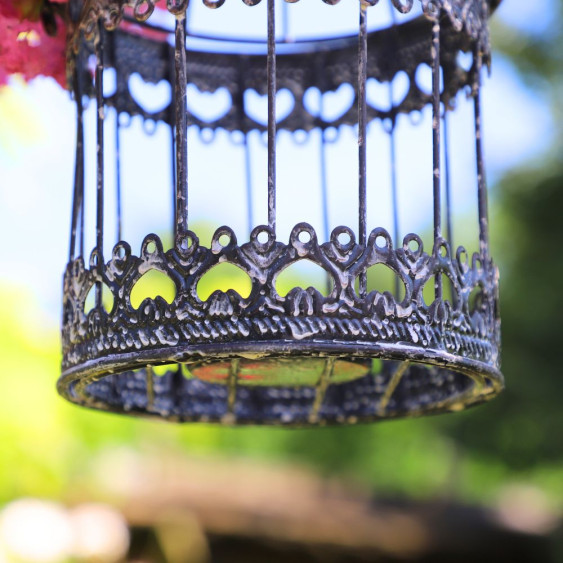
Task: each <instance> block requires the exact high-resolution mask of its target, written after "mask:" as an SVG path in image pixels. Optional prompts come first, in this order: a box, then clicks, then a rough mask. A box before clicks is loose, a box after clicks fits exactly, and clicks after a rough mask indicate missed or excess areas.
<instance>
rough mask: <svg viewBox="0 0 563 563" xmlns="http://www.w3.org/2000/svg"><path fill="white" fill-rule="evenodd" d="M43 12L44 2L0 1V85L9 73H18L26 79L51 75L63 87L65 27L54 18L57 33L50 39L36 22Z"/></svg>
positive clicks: (64, 82) (57, 18) (5, 80)
mask: <svg viewBox="0 0 563 563" xmlns="http://www.w3.org/2000/svg"><path fill="white" fill-rule="evenodd" d="M42 9H43V2H39V3H35V2H34V3H30V2H22V1H20V2H17V3H16V2H14V1H12V0H0V86H2V85H4V84H6V82H7V81H8V78H9V76H10V75H12V74H21V75H22V76H23V78H24V79H25V80H31V79H32V78H35V77H36V76H40V75H43V76H52V77H53V78H54V79H55V80H56V81H57V82H58V83H59V84H61V86H63V87H65V86H66V76H65V38H66V29H65V24H64V22H63V20H62V19H61V18H60V17H59V16H55V18H56V23H57V31H56V34H55V36H53V37H51V36H49V35H48V34H47V33H46V31H45V29H44V28H43V25H42V23H41V22H40V21H37V18H39V15H40V13H41V10H42ZM22 16H23V18H22ZM33 20H36V21H33Z"/></svg>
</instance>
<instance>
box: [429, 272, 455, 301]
mask: <svg viewBox="0 0 563 563" xmlns="http://www.w3.org/2000/svg"><path fill="white" fill-rule="evenodd" d="M437 280H439V281H440V283H441V290H442V301H449V302H450V303H451V304H452V305H453V304H454V299H453V297H454V295H455V290H454V287H453V284H452V281H451V280H450V278H449V277H448V276H446V274H436V275H434V276H432V277H430V278H429V279H428V281H427V282H426V283H425V284H424V288H423V289H422V298H423V300H424V303H425V304H426V305H427V306H429V305H431V304H432V303H433V302H434V301H435V300H436V281H437Z"/></svg>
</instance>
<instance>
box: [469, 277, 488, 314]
mask: <svg viewBox="0 0 563 563" xmlns="http://www.w3.org/2000/svg"><path fill="white" fill-rule="evenodd" d="M484 299H485V295H484V294H483V288H482V287H481V286H480V285H479V284H477V285H476V286H475V287H474V288H473V289H472V290H471V293H470V294H469V299H468V301H467V304H468V308H469V313H470V314H471V315H472V314H473V313H474V312H475V311H479V310H480V309H481V308H482V307H483V302H484Z"/></svg>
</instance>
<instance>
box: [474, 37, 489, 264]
mask: <svg viewBox="0 0 563 563" xmlns="http://www.w3.org/2000/svg"><path fill="white" fill-rule="evenodd" d="M473 56H474V59H475V73H476V76H475V94H474V97H473V104H474V112H475V152H476V157H477V204H478V208H479V249H480V251H481V255H482V256H483V258H485V260H486V259H487V258H488V254H489V210H488V207H489V203H488V196H487V181H486V178H485V166H484V163H483V142H482V131H481V69H482V65H483V60H482V58H481V52H480V51H479V47H478V46H477V45H476V46H475V50H474V54H473Z"/></svg>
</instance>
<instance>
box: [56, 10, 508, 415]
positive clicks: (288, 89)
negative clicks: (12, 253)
mask: <svg viewBox="0 0 563 563" xmlns="http://www.w3.org/2000/svg"><path fill="white" fill-rule="evenodd" d="M496 3H498V2H496ZM496 3H495V2H487V1H485V0H420V1H418V0H417V1H415V0H389V1H388V2H387V0H381V1H379V2H378V0H343V1H342V2H339V0H323V1H321V0H308V1H307V2H297V0H286V1H285V2H284V1H282V0H262V1H260V0H243V2H242V3H241V2H240V1H238V2H237V1H235V0H203V2H198V1H196V0H192V2H188V0H168V1H167V3H166V4H165V3H164V2H160V3H158V2H157V3H156V4H155V3H153V2H152V0H137V1H136V2H132V3H129V2H125V1H123V0H85V1H84V2H82V1H81V0H71V2H70V19H71V30H70V33H69V42H68V77H69V84H71V85H72V91H73V97H74V101H75V104H76V111H77V143H76V167H75V181H74V197H73V206H72V220H71V234H70V251H69V262H68V265H67V267H66V271H65V275H64V293H63V322H62V339H63V366H62V376H61V378H60V380H59V384H58V388H59V391H60V393H61V394H62V395H63V396H64V397H66V398H67V399H69V400H70V401H72V402H74V403H77V404H80V405H85V406H89V407H93V408H96V409H103V410H108V411H113V412H120V413H127V414H132V415H148V416H155V417H161V418H165V419H168V420H173V421H182V422H183V421H206V422H219V423H225V424H273V425H287V426H307V425H325V424H350V423H356V422H365V421H375V420H379V419H386V418H393V417H405V416H418V415H422V414H425V413H436V412H448V411H457V410H460V409H462V408H465V407H467V406H470V405H473V404H477V403H480V402H483V401H485V400H488V399H490V398H492V397H494V396H495V395H496V394H497V393H498V392H499V391H500V390H501V389H502V387H503V378H502V375H501V373H500V371H499V336H500V334H499V328H500V319H499V313H498V273H497V269H496V267H495V265H494V264H493V262H492V260H491V256H490V253H489V235H488V231H489V226H488V216H487V186H486V180H485V171H484V164H483V154H482V153H483V151H482V136H481V130H482V128H481V103H480V96H481V80H482V75H483V68H486V67H487V66H488V65H489V63H490V46H489V32H488V18H489V16H490V14H491V12H492V11H493V10H494V9H495V8H496ZM210 8H211V9H214V8H217V10H210ZM221 14H223V15H221ZM331 21H332V22H333V23H329V22H331ZM335 21H336V24H335V23H334V22H335ZM198 22H199V23H198ZM201 22H206V23H207V26H208V27H207V28H205V26H202V24H201ZM342 22H343V25H344V28H345V29H344V31H342V29H341V28H338V25H337V24H338V23H342ZM350 22H352V24H350ZM346 26H348V27H346ZM341 27H342V26H341ZM139 85H140V86H139ZM159 90H162V92H164V95H163V96H162V99H161V100H160V102H158V101H157V103H155V102H154V99H155V97H158V95H159V94H158V91H159ZM147 91H148V92H149V93H148V94H147V93H146V92H147ZM151 91H152V95H151ZM155 92H156V93H155ZM143 96H144V98H143ZM151 96H152V97H151ZM284 100H285V105H284ZM198 104H199V106H198ZM206 104H207V106H206ZM462 105H463V109H462V108H461V106H462ZM456 114H460V115H462V117H463V116H465V117H463V119H464V120H465V121H464V123H465V124H466V125H467V124H469V126H467V127H465V129H463V128H462V127H456V122H455V119H456V117H455V116H456ZM135 124H136V125H135ZM135 127H136V129H135ZM133 129H135V131H134V132H132V130H133ZM462 129H463V130H462ZM151 134H152V136H153V141H154V142H153V145H152V147H153V148H151V149H144V148H139V147H141V146H142V147H144V146H145V145H140V144H139V143H141V142H142V141H141V137H143V136H144V135H148V136H150V135H151ZM155 137H157V140H155V139H154V138H155ZM126 155H128V156H127V158H128V159H129V163H128V165H126V164H125V158H126ZM221 174H222V175H223V176H222V178H223V179H222V180H220V181H218V180H217V178H218V177H220V175H221ZM218 175H219V176H218ZM126 176H128V177H129V181H128V182H126V180H125V177H126ZM127 183H128V185H127V186H126V184H127ZM143 194H144V195H143ZM143 197H144V198H145V199H144V207H143V211H139V208H140V207H139V206H140V204H138V200H139V199H142V198H143ZM456 198H457V201H459V202H460V204H459V206H458V207H459V208H461V209H458V213H457V214H456V213H454V210H453V208H454V205H455V202H454V200H456ZM136 202H137V203H136ZM198 205H200V206H204V207H205V210H206V213H207V217H208V220H209V221H210V222H211V223H215V225H214V228H215V227H217V228H215V230H214V232H213V234H212V235H211V236H208V235H207V232H208V230H209V223H208V225H207V226H206V225H202V224H201V223H197V221H195V223H194V221H193V220H192V217H193V216H194V213H195V212H194V211H193V209H192V208H193V207H197V206H198ZM127 210H131V211H130V212H129V214H128V213H127ZM470 211H471V212H470ZM155 217H159V218H161V219H162V222H161V223H158V228H159V229H160V231H159V234H158V235H157V234H152V233H151V234H147V233H149V232H150V231H149V227H145V226H144V225H143V227H142V228H146V230H145V231H144V232H143V238H142V240H139V241H138V242H137V244H136V245H134V244H132V243H128V242H126V241H125V240H123V238H124V236H123V234H124V230H125V227H126V226H127V225H128V224H131V222H132V221H137V224H139V223H140V224H143V221H142V219H143V218H146V221H145V222H146V223H151V222H152V221H153V219H154V218H155ZM405 217H407V218H412V217H415V218H416V219H415V223H416V224H417V225H418V226H419V227H420V229H421V233H420V234H415V233H413V232H409V231H408V230H406V228H405V226H404V225H405V224H406V223H407V220H406V219H405ZM164 223H165V224H166V227H162V225H163V224H164ZM222 223H227V224H224V225H223V226H220V225H221V224H222ZM151 224H155V223H154V222H152V223H151ZM454 235H455V237H456V238H455V240H454ZM206 236H207V237H208V238H210V240H208V241H207V242H206V241H205V240H204V239H205V237H206ZM462 236H467V237H468V241H469V242H467V243H466V245H465V247H464V246H460V243H461V242H462V241H461V240H458V239H461V238H462ZM472 245H473V246H472ZM306 264H308V265H309V266H312V267H313V268H314V269H315V270H316V271H317V274H318V275H316V276H313V277H312V278H310V279H309V278H307V275H308V274H307V273H306V270H299V267H301V266H304V265H306ZM227 266H228V267H229V268H231V270H229V272H230V271H234V270H236V272H238V274H237V275H242V276H244V278H245V279H246V280H247V282H246V283H247V285H246V286H245V287H246V289H245V290H244V291H243V290H241V289H240V288H239V287H238V286H236V287H235V285H236V284H234V283H231V285H229V280H230V279H231V278H230V276H231V274H229V273H226V274H225V275H224V276H223V281H222V282H221V283H222V284H223V285H221V284H219V285H218V286H217V288H215V289H213V288H211V290H208V291H207V294H205V295H204V294H202V290H201V288H202V284H203V285H205V283H206V282H205V280H206V279H209V277H210V276H212V275H213V272H216V271H218V270H219V269H220V268H227ZM233 269H234V270H233ZM290 270H291V271H292V272H293V273H292V275H289V274H287V272H289V271H290ZM225 271H226V272H227V270H225ZM154 272H157V273H158V275H159V276H160V277H161V278H165V279H166V280H167V283H168V285H169V287H171V288H172V289H171V294H170V295H169V296H168V297H166V296H165V295H163V294H162V293H163V292H162V291H161V292H160V293H159V292H158V291H157V292H156V294H149V293H150V292H149V293H147V294H146V296H143V295H141V297H140V298H139V297H137V298H135V292H136V291H137V288H139V287H140V286H141V285H142V283H143V280H144V279H147V276H150V275H151V273H154ZM303 272H305V273H303ZM284 276H285V277H284ZM292 276H293V277H292ZM233 279H234V278H233ZM282 279H285V282H284V283H285V286H284V287H281V286H282V285H284V284H282V283H281V281H282ZM311 280H312V281H311ZM309 282H310V283H309ZM225 284H226V285H225ZM203 293H205V292H203ZM89 300H90V301H89Z"/></svg>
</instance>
